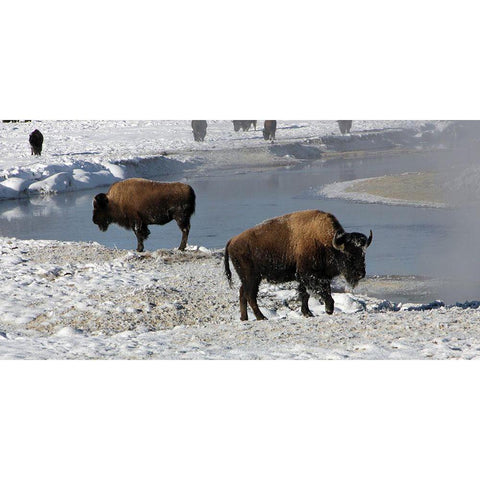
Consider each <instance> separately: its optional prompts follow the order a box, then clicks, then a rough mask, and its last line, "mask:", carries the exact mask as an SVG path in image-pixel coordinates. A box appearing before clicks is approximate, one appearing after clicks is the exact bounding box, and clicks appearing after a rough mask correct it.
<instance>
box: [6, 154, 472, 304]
mask: <svg viewBox="0 0 480 480" xmlns="http://www.w3.org/2000/svg"><path fill="white" fill-rule="evenodd" d="M449 155H451V154H449V153H448V152H440V153H439V152H437V153H429V154H408V155H407V154H404V155H396V156H382V157H378V156H377V157H372V158H367V159H352V160H338V159H337V160H335V161H330V162H322V161H315V162H311V163H310V164H309V165H307V166H305V167H304V168H295V169H293V168H290V169H289V168H282V169H276V170H268V171H264V172H247V173H232V172H220V173H219V174H218V175H216V174H215V175H212V174H210V175H209V176H197V177H196V176H191V177H182V178H173V177H171V176H169V177H164V178H159V179H158V180H165V181H173V180H181V181H185V182H187V183H189V184H190V185H192V187H193V188H194V190H195V192H196V194H197V211H196V214H195V215H194V216H193V217H192V221H191V223H192V228H191V232H190V237H189V244H190V245H202V246H205V247H208V248H223V247H224V245H225V243H226V242H227V240H228V239H229V238H231V237H232V236H234V235H236V234H237V233H240V232H241V231H243V230H244V229H246V228H249V227H251V226H253V225H255V224H257V223H259V222H261V221H263V220H265V219H266V218H271V217H274V216H277V215H282V214H284V213H288V212H292V211H297V210H303V209H311V208H318V209H321V210H325V211H328V212H332V213H334V214H335V216H336V217H337V218H338V219H339V221H340V223H341V224H342V225H343V227H344V228H345V229H346V230H347V231H359V232H363V233H365V234H368V231H369V230H370V229H372V230H373V235H374V238H373V243H372V245H371V247H370V248H369V249H368V252H367V274H368V275H369V276H370V275H380V276H385V275H397V276H398V275H400V276H427V277H433V278H434V279H435V281H434V282H433V283H432V287H431V291H427V292H425V291H422V297H421V298H422V301H425V300H426V299H427V300H428V299H429V298H431V300H434V299H436V298H442V299H444V300H445V301H447V302H453V301H464V300H466V299H474V298H479V297H480V288H479V287H480V282H479V281H478V275H476V272H477V271H479V269H478V268H477V267H480V264H479V260H478V259H477V258H474V256H469V255H466V253H467V251H466V248H467V246H468V245H469V244H470V240H471V234H472V232H471V231H470V230H469V229H468V228H459V222H460V219H462V218H469V217H470V216H473V214H474V212H469V211H468V210H464V211H462V213H461V215H460V214H459V211H458V209H457V210H454V209H435V208H423V207H409V206H389V205H377V204H365V203H354V202H350V201H345V200H339V199H326V198H321V197H319V196H318V195H317V194H316V192H317V191H318V190H319V189H320V187H321V186H322V185H324V184H328V183H332V182H336V181H346V180H353V179H356V178H365V177H372V176H379V175H385V174H391V173H403V172H407V171H424V170H431V169H432V168H436V167H438V166H439V165H441V164H444V163H445V162H446V161H449ZM106 190H107V188H103V189H102V188H99V189H96V190H95V191H84V192H78V193H69V194H62V195H56V196H52V197H37V198H31V199H23V200H14V201H11V200H10V201H4V202H0V234H1V235H2V236H8V237H16V238H20V239H55V240H71V241H86V242H88V241H96V242H99V243H101V244H104V245H107V246H110V247H116V248H121V249H134V248H135V247H136V239H135V236H134V234H133V232H129V231H126V230H124V229H121V228H120V227H118V226H116V225H111V226H110V228H109V230H108V231H107V232H106V233H103V232H100V231H99V230H98V228H97V226H96V225H94V224H93V223H92V221H91V217H92V206H91V205H92V198H93V196H94V195H95V194H96V193H99V192H100V191H106ZM150 230H151V232H152V233H151V235H150V237H149V238H148V240H147V241H146V242H145V248H146V250H154V249H157V248H173V247H178V245H179V243H180V238H181V233H180V230H179V229H178V227H177V225H176V224H175V223H174V222H172V223H170V224H168V225H165V226H151V227H150ZM453 240H454V241H453ZM455 246H460V247H461V248H460V249H459V248H458V247H455ZM462 246H464V248H462ZM446 274H448V276H452V277H453V279H452V280H451V281H448V282H441V284H439V283H438V279H440V278H442V279H443V278H444V277H445V276H446ZM412 281H414V280H412ZM422 285H423V283H422ZM457 287H458V288H457ZM460 288H461V290H460V291H457V290H459V289H460ZM407 290H408V292H405V293H406V296H405V295H400V297H399V298H402V299H404V300H408V301H415V300H418V299H419V298H420V297H419V295H420V292H416V291H415V289H411V288H409V289H407ZM427 290H428V289H427ZM477 292H479V293H478V294H477ZM400 293H401V292H400ZM390 294H392V292H390ZM430 296H431V297H430ZM459 296H460V297H459Z"/></svg>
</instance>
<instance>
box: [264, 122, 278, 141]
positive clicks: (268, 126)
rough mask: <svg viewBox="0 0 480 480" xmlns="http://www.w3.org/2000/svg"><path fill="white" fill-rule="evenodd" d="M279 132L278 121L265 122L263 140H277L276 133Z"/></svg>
mask: <svg viewBox="0 0 480 480" xmlns="http://www.w3.org/2000/svg"><path fill="white" fill-rule="evenodd" d="M276 130H277V121H276V120H265V121H264V122H263V130H262V133H263V138H264V140H267V141H268V140H271V141H272V142H273V141H274V140H275V132H276Z"/></svg>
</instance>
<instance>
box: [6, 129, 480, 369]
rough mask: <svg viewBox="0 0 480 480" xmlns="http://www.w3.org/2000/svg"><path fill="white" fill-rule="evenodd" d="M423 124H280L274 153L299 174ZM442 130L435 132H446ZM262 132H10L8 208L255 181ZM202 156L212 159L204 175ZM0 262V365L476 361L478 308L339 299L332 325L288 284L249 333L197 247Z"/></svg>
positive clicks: (65, 245) (212, 260) (31, 255)
mask: <svg viewBox="0 0 480 480" xmlns="http://www.w3.org/2000/svg"><path fill="white" fill-rule="evenodd" d="M424 124H425V122H421V121H412V122H409V121H398V122H391V121H390V122H387V121H384V122H382V121H354V127H353V129H352V133H351V135H350V136H345V137H341V136H340V135H339V133H338V127H337V125H336V122H334V121H291V122H288V121H282V122H279V128H278V130H277V141H276V143H275V144H273V146H274V148H275V151H276V155H277V158H282V159H283V161H284V162H285V164H286V165H298V164H299V163H300V164H301V161H303V160H305V159H307V160H311V159H312V158H315V156H316V152H317V151H318V149H322V151H325V149H326V147H325V143H324V142H323V141H322V138H324V137H326V136H327V137H328V138H329V139H330V140H329V143H330V144H331V145H335V142H333V141H332V140H331V139H332V138H333V139H335V138H338V139H339V142H337V144H338V145H341V144H343V143H344V142H349V145H350V147H351V146H352V145H355V142H357V140H358V139H359V138H361V137H362V136H365V135H367V136H368V138H369V143H371V141H372V140H371V139H372V138H374V140H373V142H375V137H374V136H373V137H372V135H373V132H374V134H375V135H377V136H378V138H380V139H382V138H383V139H385V138H387V137H388V135H390V134H391V132H392V131H394V132H396V136H397V137H399V136H400V137H401V136H402V132H410V133H408V134H407V133H405V134H404V135H405V137H406V138H407V137H408V141H410V140H411V138H414V137H415V138H420V137H421V132H422V131H423V130H422V127H423V125H424ZM434 124H435V128H436V130H437V131H438V132H441V131H442V129H443V127H444V126H445V124H446V122H434ZM261 125H262V122H261V121H259V122H258V127H257V131H256V132H255V131H254V130H250V131H249V132H234V131H233V126H232V123H231V121H227V120H220V121H209V122H208V130H207V137H206V141H205V142H204V143H196V142H194V141H193V136H192V133H191V128H190V122H189V121H118V120H115V121H98V120H92V121H33V122H31V123H8V124H7V123H3V124H1V126H0V180H1V181H0V197H1V198H4V199H7V198H16V197H22V196H30V197H32V200H34V199H35V196H38V195H45V194H62V193H63V192H68V191H74V190H81V189H86V188H93V187H100V186H106V185H109V184H111V183H112V182H114V181H116V180H120V179H123V178H128V177H131V176H147V177H149V176H150V177H153V176H155V175H159V174H162V173H163V174H168V173H172V172H182V171H184V170H186V169H194V170H195V171H196V172H197V173H198V174H201V175H208V174H211V173H212V172H214V171H221V170H226V169H231V168H234V169H235V170H236V171H239V170H241V169H242V168H243V169H250V168H258V164H257V163H256V160H255V156H254V155H252V158H250V159H247V160H245V159H244V158H239V157H240V155H239V154H237V153H236V152H239V151H240V149H242V152H244V151H246V149H248V148H267V147H271V146H272V145H271V144H270V143H267V142H265V141H264V140H263V138H262V134H261ZM35 128H38V129H39V130H41V131H42V133H43V134H44V137H45V144H44V151H43V153H42V156H40V157H34V156H31V155H30V149H29V146H28V133H29V132H30V131H32V130H33V129H35ZM412 130H413V134H412V133H411V131H412ZM347 137H348V138H349V139H348V140H346V138H347ZM380 143H381V144H382V145H384V142H383V140H382V141H381V142H380ZM358 144H361V145H364V142H363V141H359V140H358ZM350 147H349V150H351V148H350ZM204 151H209V152H216V154H215V155H213V156H210V157H209V162H208V164H206V162H205V160H204V159H203V157H202V152H204ZM272 166H276V165H273V164H272V165H262V167H264V168H268V167H272ZM468 179H469V182H472V180H471V175H470V176H468ZM472 185H473V182H472ZM338 187H339V186H338V185H336V186H335V189H338ZM336 192H337V193H338V190H336ZM324 193H325V192H324ZM377 200H378V199H377ZM0 259H1V266H2V268H1V270H0V285H1V287H0V289H1V296H0V358H2V359H287V360H290V359H427V358H432V359H477V358H480V324H479V322H478V318H479V317H480V312H479V305H480V302H478V301H471V302H468V303H462V302H459V303H455V304H452V305H445V304H444V303H443V302H441V301H436V302H432V303H429V304H424V305H423V304H397V303H392V302H390V301H388V300H386V299H382V298H374V297H371V296H368V295H364V294H358V293H355V292H345V291H344V290H343V288H337V289H336V291H334V293H333V297H334V300H335V311H334V314H333V315H331V316H330V315H327V314H325V310H324V306H323V305H322V304H321V303H320V302H319V301H318V300H316V299H315V298H314V297H312V298H311V299H310V308H311V310H312V312H313V313H314V317H312V318H305V317H303V316H302V315H301V313H300V305H299V301H298V298H297V293H296V290H295V285H294V284H282V285H275V286H274V285H270V284H268V283H263V284H262V285H261V289H260V293H259V305H260V308H261V309H262V311H263V312H264V313H265V314H266V316H267V317H268V320H265V321H256V320H249V321H247V322H241V321H240V320H239V306H238V285H239V284H238V278H237V277H236V274H235V273H234V288H233V289H231V288H229V286H228V282H227V280H226V278H225V276H224V273H223V252H222V251H216V250H214V251H212V250H209V249H207V248H205V247H203V246H201V245H189V246H188V248H187V250H186V251H185V252H180V251H177V250H156V251H147V252H144V253H141V254H140V253H137V252H135V251H125V250H117V249H109V248H106V247H103V246H101V245H99V244H97V243H80V242H59V241H46V240H18V239H15V238H9V237H5V236H2V237H0ZM367 263H368V256H367ZM250 316H251V317H252V315H251V313H250Z"/></svg>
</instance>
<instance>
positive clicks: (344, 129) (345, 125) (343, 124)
mask: <svg viewBox="0 0 480 480" xmlns="http://www.w3.org/2000/svg"><path fill="white" fill-rule="evenodd" d="M337 123H338V128H339V129H340V133H341V134H342V135H344V134H345V133H350V129H351V128H352V123H353V121H352V120H337Z"/></svg>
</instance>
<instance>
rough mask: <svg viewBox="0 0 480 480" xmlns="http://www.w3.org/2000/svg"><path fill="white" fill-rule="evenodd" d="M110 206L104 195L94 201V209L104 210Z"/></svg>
mask: <svg viewBox="0 0 480 480" xmlns="http://www.w3.org/2000/svg"><path fill="white" fill-rule="evenodd" d="M107 204H108V197H107V196H106V195H105V194H104V193H99V194H98V195H95V197H94V199H93V208H104V207H106V206H107Z"/></svg>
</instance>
